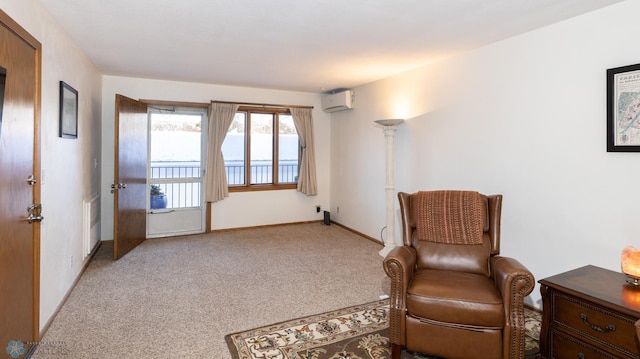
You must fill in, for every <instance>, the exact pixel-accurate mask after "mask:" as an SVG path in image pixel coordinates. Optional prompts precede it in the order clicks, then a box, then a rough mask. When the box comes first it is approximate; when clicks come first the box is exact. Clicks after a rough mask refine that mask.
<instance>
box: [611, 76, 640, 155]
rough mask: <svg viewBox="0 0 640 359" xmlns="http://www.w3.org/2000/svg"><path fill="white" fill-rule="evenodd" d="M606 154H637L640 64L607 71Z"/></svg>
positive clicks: (639, 117) (639, 149)
mask: <svg viewBox="0 0 640 359" xmlns="http://www.w3.org/2000/svg"><path fill="white" fill-rule="evenodd" d="M607 152H640V64H635V65H628V66H622V67H616V68H612V69H608V70H607Z"/></svg>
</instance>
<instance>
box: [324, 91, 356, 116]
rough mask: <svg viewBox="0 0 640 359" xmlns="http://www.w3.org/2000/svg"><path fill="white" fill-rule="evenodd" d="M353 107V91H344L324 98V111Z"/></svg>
mask: <svg viewBox="0 0 640 359" xmlns="http://www.w3.org/2000/svg"><path fill="white" fill-rule="evenodd" d="M352 108H353V91H342V92H337V93H334V94H330V95H327V96H325V97H323V98H322V110H323V111H324V112H336V111H343V110H349V109H352Z"/></svg>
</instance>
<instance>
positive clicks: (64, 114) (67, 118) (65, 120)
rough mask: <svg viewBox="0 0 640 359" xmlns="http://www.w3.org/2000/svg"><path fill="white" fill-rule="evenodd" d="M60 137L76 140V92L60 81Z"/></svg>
mask: <svg viewBox="0 0 640 359" xmlns="http://www.w3.org/2000/svg"><path fill="white" fill-rule="evenodd" d="M60 137H62V138H78V91H76V89H74V88H73V87H71V86H70V85H69V84H67V83H66V82H64V81H60Z"/></svg>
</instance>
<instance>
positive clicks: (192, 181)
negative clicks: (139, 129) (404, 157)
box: [149, 111, 299, 210]
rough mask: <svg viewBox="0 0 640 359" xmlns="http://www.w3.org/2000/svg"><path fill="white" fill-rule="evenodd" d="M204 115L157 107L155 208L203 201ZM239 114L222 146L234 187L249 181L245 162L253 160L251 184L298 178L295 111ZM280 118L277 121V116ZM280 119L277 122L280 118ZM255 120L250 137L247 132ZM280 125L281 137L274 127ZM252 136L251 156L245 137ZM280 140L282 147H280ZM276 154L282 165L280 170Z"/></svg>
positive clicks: (152, 118) (152, 169)
mask: <svg viewBox="0 0 640 359" xmlns="http://www.w3.org/2000/svg"><path fill="white" fill-rule="evenodd" d="M203 118H204V117H203V115H202V114H201V113H176V112H169V111H155V112H151V113H150V115H149V122H150V137H149V138H150V148H149V155H150V166H149V195H150V197H151V198H150V204H151V205H150V207H151V209H152V210H153V209H161V208H169V209H174V208H193V207H199V206H200V205H201V199H202V196H203V194H202V188H203V185H202V183H203V170H202V169H203V163H202V160H203V159H202V153H203V143H202V121H203ZM247 119H248V114H247V113H246V112H238V113H236V116H235V117H234V120H233V122H232V124H231V126H230V127H229V130H228V132H227V136H226V137H225V140H224V142H223V145H222V153H223V156H224V160H225V171H226V174H227V183H228V185H229V186H237V185H246V182H245V181H246V179H245V177H246V173H247V171H246V168H245V161H247V157H249V158H250V168H249V176H250V184H252V185H253V184H258V185H259V184H271V183H274V181H273V173H274V172H277V175H278V177H277V181H276V182H277V183H280V184H283V183H285V184H286V183H296V182H297V181H298V151H299V144H298V134H297V132H296V129H295V125H294V123H293V118H292V116H291V115H290V114H282V113H281V114H278V115H277V116H276V117H274V114H259V113H258V114H255V113H252V114H251V120H250V121H247ZM274 119H275V120H274ZM276 121H277V122H276ZM248 122H249V123H250V132H251V133H250V136H247V134H246V133H245V130H246V125H247V123H248ZM274 127H275V128H277V131H278V132H277V136H276V137H277V138H275V139H274V131H275V128H274ZM247 138H250V144H249V147H248V148H250V156H246V150H247V146H246V143H245V141H246V140H247ZM276 144H277V151H274V146H276ZM274 157H277V169H276V170H275V171H274V168H273V163H274Z"/></svg>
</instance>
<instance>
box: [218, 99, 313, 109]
mask: <svg viewBox="0 0 640 359" xmlns="http://www.w3.org/2000/svg"><path fill="white" fill-rule="evenodd" d="M211 103H226V104H231V105H240V106H254V107H259V108H266V107H285V108H291V107H294V108H309V109H313V106H301V105H282V104H273V103H256V102H233V101H211Z"/></svg>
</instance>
